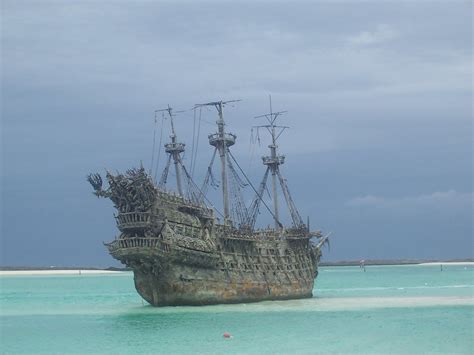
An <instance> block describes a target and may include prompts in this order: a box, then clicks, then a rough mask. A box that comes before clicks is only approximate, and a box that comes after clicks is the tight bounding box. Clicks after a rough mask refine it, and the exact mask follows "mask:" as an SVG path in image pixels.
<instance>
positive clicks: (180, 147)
mask: <svg viewBox="0 0 474 355" xmlns="http://www.w3.org/2000/svg"><path fill="white" fill-rule="evenodd" d="M155 112H167V113H168V115H169V118H170V123H171V135H170V138H171V143H167V144H165V152H166V153H168V154H169V155H170V158H172V159H173V162H174V168H175V171H176V186H177V188H178V193H179V194H180V195H181V196H183V186H182V183H181V170H180V163H181V157H180V154H181V153H182V152H184V146H185V144H184V143H178V139H177V136H176V131H175V129H174V120H173V117H174V116H176V113H179V112H183V111H177V112H176V113H173V109H172V108H171V107H170V106H169V105H168V108H165V109H162V110H156V111H155Z"/></svg>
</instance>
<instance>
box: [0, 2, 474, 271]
mask: <svg viewBox="0 0 474 355" xmlns="http://www.w3.org/2000/svg"><path fill="white" fill-rule="evenodd" d="M1 6H2V9H1V10H2V15H1V22H2V31H1V32H2V33H1V36H2V37H1V44H2V48H1V60H2V64H1V65H2V94H1V95H2V120H1V122H2V125H1V129H2V164H1V167H2V169H1V179H2V189H1V190H2V191H1V193H2V196H1V202H2V207H1V208H2V210H1V242H2V245H1V246H2V248H1V250H2V251H1V253H2V258H1V262H0V264H1V265H17V266H18V265H32V266H33V265H34V266H40V265H43V266H48V265H64V266H73V265H77V266H109V265H117V263H116V262H115V261H114V260H113V259H112V258H111V257H110V256H109V255H108V254H107V252H106V249H105V248H104V246H103V245H102V241H110V240H112V239H113V238H114V236H115V235H116V234H117V230H116V228H115V225H114V219H113V217H112V214H113V212H114V210H113V208H112V206H111V203H110V201H107V200H98V199H97V198H95V197H94V196H93V195H92V193H91V191H92V190H91V187H90V186H89V184H88V183H87V182H86V180H85V176H86V174H87V173H89V172H93V171H99V172H102V173H103V172H104V169H105V168H109V169H114V170H115V169H117V170H124V169H126V168H129V167H131V166H137V165H139V164H140V161H143V164H144V165H145V166H146V167H149V166H150V159H151V149H152V139H153V125H154V122H153V111H154V110H155V109H157V108H162V107H166V105H168V104H170V105H171V106H173V107H175V108H176V109H190V108H191V107H192V106H193V105H194V104H196V103H201V102H206V101H214V100H220V99H224V100H225V99H242V100H243V101H241V102H239V103H237V104H235V105H234V106H232V107H227V108H226V120H227V127H228V129H229V130H230V131H232V132H235V133H236V134H237V135H238V138H237V144H236V146H235V147H233V148H234V149H233V151H234V152H235V155H236V156H237V157H238V158H239V160H240V161H241V162H243V163H242V167H244V168H245V169H247V170H248V171H249V174H250V176H251V177H252V179H253V180H254V183H255V184H258V183H259V179H260V178H261V176H262V174H263V172H264V171H263V166H260V164H261V160H260V159H259V156H260V155H262V154H264V153H266V150H267V148H266V145H265V144H264V142H262V144H261V145H260V146H259V145H254V146H252V145H251V144H250V127H251V126H252V125H255V124H258V123H259V122H258V121H257V120H255V119H254V118H253V117H254V116H256V115H259V114H262V113H265V112H266V111H267V110H268V95H270V94H271V95H272V100H273V108H274V110H287V111H288V113H287V114H286V115H285V116H283V117H282V120H281V123H282V124H285V125H289V126H291V129H290V130H288V131H287V132H285V134H284V135H283V136H282V138H281V140H280V147H279V149H280V151H281V152H282V153H283V154H285V155H286V157H287V162H286V163H285V165H283V166H282V171H283V173H284V175H285V176H286V178H287V179H288V183H289V186H290V190H291V191H292V193H293V198H294V200H295V202H296V205H297V206H298V208H299V210H300V213H301V215H302V216H304V219H306V216H309V217H310V220H311V227H312V228H313V229H316V228H320V229H322V230H323V231H324V232H329V231H332V232H333V240H332V245H331V250H330V252H328V251H326V252H325V256H324V259H325V260H341V259H360V258H364V259H369V258H397V259H398V258H463V257H472V256H473V224H472V216H473V213H472V212H473V211H472V204H473V194H472V163H473V160H472V137H473V130H472V68H473V58H472V14H473V5H472V2H471V1H436V2H431V1H421V0H420V1H407V2H403V1H394V2H383V1H373V2H366V1H364V2H362V1H348V2H342V1H334V2H316V1H314V2H303V1H299V2H298V1H297V2H289V1H288V2H284V1H279V2H273V1H272V2H271V1H262V2H256V1H249V2H243V1H237V2H218V1H215V2H203V1H195V2H192V1H177V2H175V1H163V2H160V1H133V2H132V1H100V2H95V1H74V2H70V1H18V0H14V1H13V0H11V1H9V0H3V1H1ZM202 119H203V121H202V126H201V129H202V131H201V136H200V143H199V154H198V166H197V168H196V170H201V171H202V170H204V169H205V167H206V165H207V164H208V161H209V159H210V157H211V153H212V151H211V150H210V147H208V145H207V142H206V137H207V134H208V133H210V132H212V131H213V130H214V129H215V128H214V127H213V125H212V124H213V122H214V121H215V112H213V111H212V110H209V111H207V110H205V111H203V112H202ZM192 126H193V113H192V111H188V112H186V113H185V114H182V115H180V116H178V117H177V128H178V133H179V135H180V138H181V139H182V140H183V141H185V142H186V143H187V144H188V147H190V146H191V141H192ZM166 129H167V128H166ZM158 132H159V130H158ZM164 134H165V138H166V135H167V134H168V132H167V131H166V130H165V131H164ZM186 161H187V162H188V163H189V159H188V158H186ZM197 175H198V176H199V174H197ZM265 218H267V221H268V217H265V215H264V214H263V215H262V220H263V221H264V222H265Z"/></svg>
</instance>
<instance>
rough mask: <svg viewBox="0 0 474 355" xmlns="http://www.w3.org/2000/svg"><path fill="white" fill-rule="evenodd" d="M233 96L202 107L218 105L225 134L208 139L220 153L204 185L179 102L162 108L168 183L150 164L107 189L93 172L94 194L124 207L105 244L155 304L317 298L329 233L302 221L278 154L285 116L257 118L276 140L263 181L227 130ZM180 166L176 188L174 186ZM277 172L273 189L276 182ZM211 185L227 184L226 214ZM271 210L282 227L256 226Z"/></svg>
mask: <svg viewBox="0 0 474 355" xmlns="http://www.w3.org/2000/svg"><path fill="white" fill-rule="evenodd" d="M230 102H232V101H216V102H210V103H205V104H201V105H196V106H195V108H194V109H195V110H196V109H197V108H203V107H213V108H215V109H216V110H217V131H216V132H215V133H212V134H210V135H209V136H208V139H209V144H210V146H212V147H213V148H214V149H213V151H214V152H213V155H212V159H211V163H210V165H209V167H208V169H207V174H206V175H205V178H204V182H203V183H202V185H201V186H198V185H197V183H196V182H195V181H194V179H193V177H192V172H191V170H193V169H194V167H195V166H192V167H191V168H189V167H186V166H185V164H184V162H183V157H182V155H183V152H184V151H185V144H184V143H181V142H179V141H178V137H177V134H176V130H175V125H174V121H173V119H174V116H175V114H176V113H175V112H174V111H173V110H172V109H171V108H170V107H168V108H167V109H165V110H160V111H157V112H163V114H166V117H167V119H168V120H169V121H170V123H171V135H170V138H171V141H170V142H168V143H166V144H165V145H164V151H165V153H166V154H167V155H166V158H167V160H166V166H165V168H164V170H163V173H162V175H161V178H160V179H159V181H156V180H157V179H156V178H153V176H152V175H153V174H152V169H150V171H146V170H145V168H143V166H141V167H139V168H135V169H130V170H128V171H126V172H125V173H116V174H112V173H110V172H107V173H106V176H105V179H106V181H107V184H108V186H107V187H104V186H103V180H102V177H101V176H100V175H99V174H90V175H89V176H88V180H89V182H90V183H91V185H92V186H93V188H94V193H95V195H97V196H99V197H105V198H109V199H110V200H111V201H112V202H113V204H114V206H115V208H116V209H117V213H116V215H115V220H116V223H117V228H118V230H119V231H120V233H119V235H118V236H117V237H116V239H115V240H113V241H111V242H109V243H104V244H105V245H106V247H107V249H108V251H109V253H110V254H111V255H112V257H114V258H115V259H117V260H119V261H120V262H121V263H122V264H124V265H126V266H127V267H129V268H131V269H132V270H133V273H134V282H135V287H136V290H137V292H138V293H139V294H140V295H141V296H142V297H143V298H144V299H145V300H146V301H147V302H149V303H150V304H151V305H153V306H175V305H207V304H217V303H243V302H255V301H261V300H286V299H296V298H307V297H312V291H313V286H314V282H315V279H316V277H317V275H318V263H319V261H320V258H321V255H322V251H321V249H322V247H323V245H324V244H326V243H328V236H323V235H322V234H321V232H320V231H314V232H312V231H310V229H309V222H308V223H307V224H305V223H304V222H303V220H302V218H301V216H300V214H299V212H298V210H297V208H296V206H295V203H294V202H293V199H292V197H291V194H290V191H289V188H288V184H287V181H286V179H285V178H284V177H283V175H282V172H281V165H283V164H284V162H285V156H283V155H280V154H279V152H278V146H277V140H278V138H279V136H280V135H281V133H282V132H283V131H284V130H285V128H287V127H285V126H279V125H277V124H276V120H277V119H278V117H279V116H280V115H281V114H282V113H283V112H272V110H271V109H270V113H268V114H265V115H262V116H258V117H261V118H262V119H266V120H267V121H266V122H265V123H266V124H265V125H262V126H259V128H262V129H266V130H268V132H269V133H270V136H271V144H270V145H269V148H270V154H269V155H267V156H263V157H262V163H263V165H264V173H263V179H262V181H261V183H260V184H259V185H258V187H254V185H253V184H252V182H251V181H250V180H249V179H247V176H246V174H245V172H244V171H243V170H242V169H241V167H240V165H239V163H238V161H237V160H236V159H235V157H234V155H233V154H232V152H231V149H230V148H231V147H232V146H233V145H234V144H235V142H236V136H235V135H234V134H232V133H228V132H226V130H225V128H226V123H225V120H224V111H223V110H224V107H225V106H226V105H227V104H229V103H230ZM270 107H271V105H270ZM160 148H161V147H160ZM216 158H218V160H220V181H217V179H216V178H215V177H214V175H213V173H212V166H213V163H214V160H216ZM192 163H193V162H192ZM172 165H174V173H175V174H174V175H175V178H176V181H175V187H176V191H171V190H170V189H169V188H168V187H167V180H168V175H169V170H170V168H171V167H172ZM152 166H153V158H152ZM270 175H271V189H270V188H267V181H268V178H269V176H270ZM209 186H214V188H216V189H217V188H218V189H219V190H221V191H220V192H221V195H222V209H223V210H222V212H220V211H219V209H217V208H215V207H213V205H212V203H211V201H209V198H208V196H207V189H208V187H209ZM245 186H250V187H251V188H252V190H253V191H252V192H253V193H254V198H253V200H252V201H251V203H250V204H249V205H246V204H245V201H244V199H243V197H242V191H241V190H242V189H243V188H244V187H245ZM270 191H271V192H270ZM279 191H281V193H282V195H283V198H282V200H284V202H285V203H286V207H287V208H288V211H289V216H290V217H291V224H290V225H289V226H284V225H283V223H282V222H281V220H280V206H279V198H278V192H279ZM264 193H267V194H269V195H271V200H270V201H271V203H268V204H267V203H266V202H265V199H264ZM271 204H273V206H269V205H271ZM262 206H263V207H262ZM263 208H265V209H266V210H268V213H269V214H270V215H271V217H272V219H273V221H274V226H272V227H271V228H270V227H268V228H265V229H257V228H256V227H255V225H256V220H257V216H258V215H259V213H260V210H261V209H263Z"/></svg>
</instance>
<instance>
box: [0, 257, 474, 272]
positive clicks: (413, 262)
mask: <svg viewBox="0 0 474 355" xmlns="http://www.w3.org/2000/svg"><path fill="white" fill-rule="evenodd" d="M359 265H360V260H347V261H324V262H321V263H320V264H319V266H323V267H324V266H359ZM364 265H365V266H371V265H373V266H376V265H379V266H382V265H387V266H389V265H426V266H429V265H474V259H469V258H467V259H450V260H413V259H400V260H378V259H367V260H364ZM124 271H132V270H131V269H128V268H118V267H108V268H94V267H77V266H76V267H60V266H50V267H45V266H36V267H35V266H0V276H8V275H12V276H15V275H16V276H19V275H78V274H80V275H82V274H84V275H99V274H118V273H120V272H124Z"/></svg>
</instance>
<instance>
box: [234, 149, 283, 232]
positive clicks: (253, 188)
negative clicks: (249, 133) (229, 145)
mask: <svg viewBox="0 0 474 355" xmlns="http://www.w3.org/2000/svg"><path fill="white" fill-rule="evenodd" d="M228 153H229V156H230V157H231V159H232V160H233V162H234V163H235V165H237V167H238V168H239V171H240V172H241V173H242V175H243V176H244V177H245V179H246V180H247V182H248V183H249V185H250V187H251V188H252V190H253V191H254V192H255V193H256V194H257V196H258V198H259V199H260V200H261V202H262V203H263V205H264V206H265V208H266V209H267V210H268V212H270V214H271V215H272V217H273V219H274V220H275V221H276V222H277V223H278V225H279V226H280V227H283V225H282V224H281V222H280V221H279V220H278V219H277V218H276V217H275V214H274V213H273V212H272V210H271V209H270V207H268V205H267V204H266V203H265V201H264V200H263V197H262V195H261V194H259V193H258V191H257V190H256V189H255V187H254V186H253V184H252V182H251V181H250V179H249V178H248V177H247V175H245V173H244V171H243V170H242V168H241V167H240V165H239V163H238V162H237V160H236V159H235V157H234V155H233V154H232V153H231V152H230V151H229V152H228Z"/></svg>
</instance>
